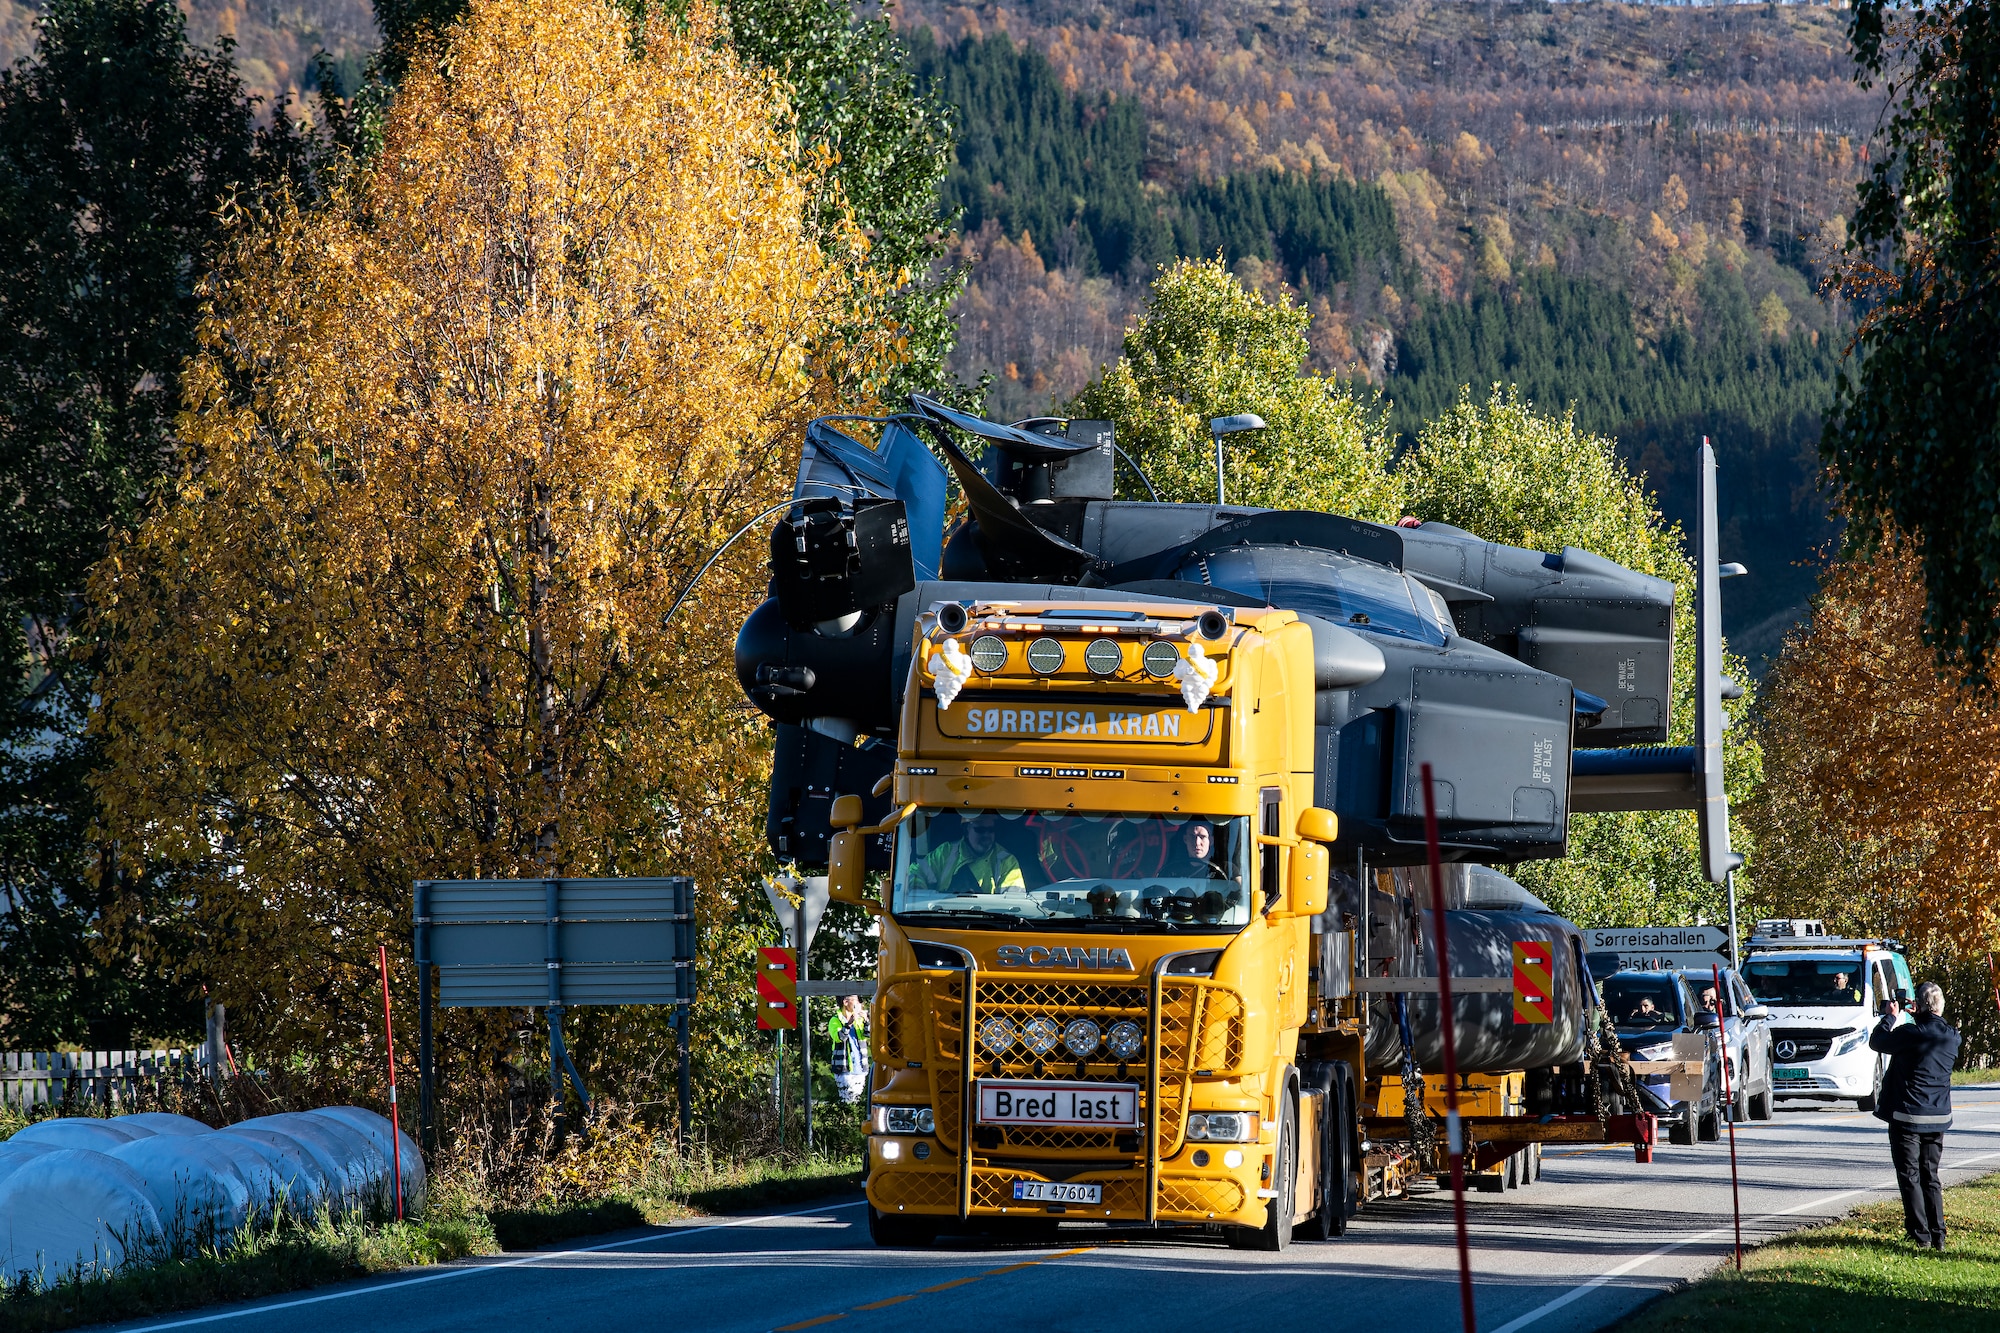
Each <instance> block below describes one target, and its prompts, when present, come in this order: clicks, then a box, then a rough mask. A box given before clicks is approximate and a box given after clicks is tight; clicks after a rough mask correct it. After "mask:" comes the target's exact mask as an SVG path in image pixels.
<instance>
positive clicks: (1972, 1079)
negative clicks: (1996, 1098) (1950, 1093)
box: [1951, 1069, 2000, 1087]
mask: <svg viewBox="0 0 2000 1333" xmlns="http://www.w3.org/2000/svg"><path fill="white" fill-rule="evenodd" d="M1951 1083H1952V1086H1953V1087H1963V1086H1965V1085H1966V1084H1968V1083H2000V1069H1954V1070H1952V1071H1951Z"/></svg>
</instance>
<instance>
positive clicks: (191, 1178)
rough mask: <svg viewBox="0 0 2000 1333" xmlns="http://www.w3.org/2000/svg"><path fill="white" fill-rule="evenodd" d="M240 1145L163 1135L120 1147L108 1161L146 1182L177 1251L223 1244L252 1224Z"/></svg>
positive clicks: (207, 1136)
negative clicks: (185, 1246) (193, 1245)
mask: <svg viewBox="0 0 2000 1333" xmlns="http://www.w3.org/2000/svg"><path fill="white" fill-rule="evenodd" d="M241 1145H242V1140H240V1139H235V1140H220V1141H218V1136H217V1135H215V1134H213V1133H208V1134H200V1135H180V1134H172V1135H169V1134H160V1135H155V1136H154V1137H151V1138H144V1139H134V1140H133V1141H132V1142H130V1143H123V1144H120V1145H119V1146H118V1147H116V1148H113V1149H112V1150H111V1152H110V1154H109V1155H110V1156H111V1157H113V1158H114V1159H116V1160H117V1161H120V1162H123V1163H124V1164H125V1165H126V1166H129V1167H131V1168H132V1170H133V1172H134V1173H135V1174H137V1175H138V1176H139V1178H140V1179H142V1180H144V1181H145V1182H146V1189H147V1190H148V1191H149V1192H150V1193H151V1194H152V1196H153V1207H154V1208H156V1209H158V1210H159V1214H160V1225H161V1227H162V1228H163V1229H164V1230H165V1232H166V1238H167V1243H168V1244H169V1245H170V1246H175V1247H179V1246H181V1245H183V1244H187V1243H196V1244H213V1243H219V1242H221V1241H225V1240H227V1239H228V1238H229V1237H231V1236H233V1235H235V1234H236V1233H237V1232H238V1231H240V1230H242V1228H243V1224H244V1223H245V1222H247V1221H248V1220H249V1218H250V1182H249V1181H248V1180H246V1179H245V1178H244V1175H243V1172H242V1171H241V1170H240V1169H239V1168H238V1167H237V1164H236V1156H237V1153H236V1152H232V1151H231V1147H232V1146H235V1147H237V1149H238V1151H240V1152H242V1153H244V1154H245V1155H250V1154H249V1153H248V1150H247V1148H244V1147H242V1146H241Z"/></svg>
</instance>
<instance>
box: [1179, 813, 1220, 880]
mask: <svg viewBox="0 0 2000 1333" xmlns="http://www.w3.org/2000/svg"><path fill="white" fill-rule="evenodd" d="M1181 849H1182V854H1181V855H1180V856H1179V857H1177V858H1175V859H1174V860H1173V861H1171V862H1169V863H1168V865H1167V866H1166V867H1165V869H1166V873H1167V875H1168V876H1169V877H1171V878H1174V879H1228V878H1230V874H1229V870H1228V868H1227V867H1226V866H1224V865H1223V863H1222V860H1221V858H1220V856H1219V855H1218V854H1217V850H1216V846H1215V829H1214V827H1213V826H1212V825H1210V824H1209V822H1208V821H1207V820H1205V819H1190V820H1189V821H1188V822H1187V823H1185V824H1183V825H1181Z"/></svg>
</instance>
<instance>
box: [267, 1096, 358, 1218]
mask: <svg viewBox="0 0 2000 1333" xmlns="http://www.w3.org/2000/svg"><path fill="white" fill-rule="evenodd" d="M240 1127H241V1128H244V1129H262V1130H267V1131H270V1132H273V1133H277V1134H283V1135H285V1136H286V1137H287V1138H289V1139H291V1140H292V1141H293V1142H295V1143H297V1144H299V1145H300V1146H301V1147H303V1148H305V1149H306V1150H307V1151H308V1152H310V1153H311V1154H312V1155H313V1159H314V1160H315V1161H317V1162H318V1163H319V1165H320V1169H321V1170H322V1171H324V1172H325V1173H326V1177H327V1183H328V1192H327V1201H328V1205H329V1206H330V1207H331V1208H332V1209H333V1210H334V1211H335V1212H337V1213H342V1214H345V1213H350V1212H355V1211H358V1210H366V1209H367V1208H368V1207H369V1206H370V1205H371V1204H372V1203H373V1202H374V1200H375V1196H376V1194H377V1192H378V1184H379V1182H380V1180H381V1172H383V1171H387V1170H388V1167H387V1166H386V1165H383V1166H382V1167H381V1168H380V1170H379V1171H378V1169H377V1166H376V1159H377V1158H378V1157H379V1154H378V1153H376V1151H375V1148H374V1146H373V1145H372V1144H370V1143H369V1142H368V1140H367V1139H366V1138H365V1137H363V1136H362V1135H361V1134H360V1133H358V1132H356V1131H355V1130H352V1129H349V1128H348V1127H347V1126H345V1125H343V1124H341V1123H340V1122H338V1121H335V1120H326V1119H323V1118H321V1117H319V1116H313V1115H307V1114H304V1113H302V1112H296V1111H294V1112H287V1113H284V1114H281V1115H265V1116H258V1117H257V1118H256V1119H255V1120H245V1121H244V1122H242V1125H241V1126H240Z"/></svg>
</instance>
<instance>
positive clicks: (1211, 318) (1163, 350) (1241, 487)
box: [1064, 259, 1401, 521]
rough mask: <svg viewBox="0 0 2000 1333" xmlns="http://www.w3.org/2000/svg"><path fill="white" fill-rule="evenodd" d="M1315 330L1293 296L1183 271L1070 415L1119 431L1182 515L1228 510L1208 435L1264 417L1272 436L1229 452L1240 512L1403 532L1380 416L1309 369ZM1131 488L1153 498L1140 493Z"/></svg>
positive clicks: (1181, 267) (1203, 263)
mask: <svg viewBox="0 0 2000 1333" xmlns="http://www.w3.org/2000/svg"><path fill="white" fill-rule="evenodd" d="M1311 321H1312V316H1311V314H1310V313H1309V312H1308V311H1307V310H1306V309H1305V308H1304V307H1303V306H1300V305H1298V304H1297V303H1296V302H1294V301H1293V300H1292V299H1291V298H1290V297H1289V296H1281V297H1280V298H1279V299H1278V300H1276V301H1270V300H1267V299H1265V298H1264V297H1263V296H1261V295H1259V294H1258V293H1256V292H1254V291H1250V290H1248V289H1247V288H1245V287H1244V286H1243V284H1242V283H1240V282H1238V281H1237V280H1236V279H1235V278H1234V277H1233V276H1231V274H1230V273H1229V271H1228V270H1227V269H1226V268H1224V267H1223V266H1222V262H1221V260H1219V259H1200V260H1182V261H1180V262H1179V263H1176V264H1174V265H1172V266H1171V267H1169V268H1167V269H1165V270H1164V271H1162V272H1161V274H1160V276H1159V278H1158V279H1157V280H1156V281H1155V282H1154V284H1153V294H1152V299H1151V301H1150V302H1149V303H1148V304H1147V307H1146V313H1145V314H1144V315H1143V316H1141V317H1140V319H1139V320H1138V322H1137V323H1136V324H1134V325H1133V327H1132V329H1131V331H1130V332H1128V333H1127V334H1126V335H1125V344H1124V353H1123V355H1122V356H1120V357H1119V359H1118V361H1117V362H1116V363H1115V364H1113V365H1112V366H1110V367H1109V368H1108V369H1107V370H1105V372H1104V373H1103V374H1102V375H1101V376H1100V377H1099V378H1098V379H1097V380H1095V381H1094V382H1092V383H1091V384H1089V385H1087V386H1085V388H1084V390H1083V392H1082V393H1080V394H1078V395H1077V396H1076V398H1074V399H1073V400H1071V402H1070V403H1069V404H1068V406H1067V407H1066V408H1065V409H1064V412H1065V413H1066V414H1067V415H1069V416H1072V417H1086V418H1102V419H1108V420H1112V421H1116V422H1117V423H1118V440H1119V444H1120V445H1121V446H1122V447H1123V448H1124V449H1125V451H1126V452H1127V453H1129V454H1131V455H1132V457H1133V459H1134V460H1135V461H1136V462H1137V463H1138V464H1139V466H1140V467H1141V468H1143V469H1144V470H1145V472H1146V474H1147V476H1148V477H1149V478H1151V480H1152V483H1153V485H1154V486H1155V487H1157V488H1158V490H1159V495H1160V498H1161V499H1162V500H1180V501H1200V500H1212V499H1214V497H1215V450H1214V445H1213V443H1212V442H1211V440H1210V436H1209V433H1208V423H1209V422H1210V421H1211V420H1212V419H1213V418H1215V417H1221V416H1231V415H1234V414H1236V413H1239V412H1255V413H1256V414H1257V415H1259V416H1261V417H1263V418H1264V421H1265V423H1266V425H1267V426H1268V427H1269V429H1267V430H1264V431H1262V432H1258V433H1257V434H1254V435H1250V436H1236V437H1234V439H1235V443H1233V444H1232V445H1230V446H1229V448H1228V450H1227V452H1226V455H1225V457H1226V463H1225V476H1226V478H1227V490H1228V498H1229V499H1230V500H1232V501H1234V502H1236V503H1239V504H1245V505H1268V506H1272V507H1275V508H1282V509H1319V510H1325V511H1327V512H1330V513H1339V514H1348V515H1351V516H1353V517H1355V518H1366V519H1378V520H1386V521H1394V519H1395V518H1396V517H1397V515H1398V513H1399V512H1400V505H1401V488H1400V486H1399V484H1398V482H1397V479H1396V478H1395V477H1393V476H1391V475H1390V472H1389V459H1390V442H1389V437H1388V433H1387V431H1386V429H1385V427H1384V425H1383V421H1382V413H1381V410H1380V408H1379V406H1378V405H1377V404H1376V403H1375V402H1373V401H1367V400H1363V399H1362V398H1360V397H1358V396H1357V395H1356V392H1355V390H1353V389H1352V388H1350V387H1348V386H1346V385H1343V384H1340V383H1337V382H1336V381H1334V380H1332V379H1329V378H1327V377H1325V376H1321V375H1315V374H1311V373H1308V372H1306V371H1305V370H1304V369H1303V366H1304V364H1305V360H1306V356H1307V352H1308V348H1307V345H1306V328H1307V326H1308V325H1309V324H1310V323H1311ZM1120 484H1121V486H1122V487H1123V488H1124V490H1123V492H1122V493H1125V494H1128V495H1136V496H1143V495H1144V491H1143V490H1140V489H1138V488H1137V485H1136V482H1135V481H1132V480H1130V479H1121V483H1120Z"/></svg>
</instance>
